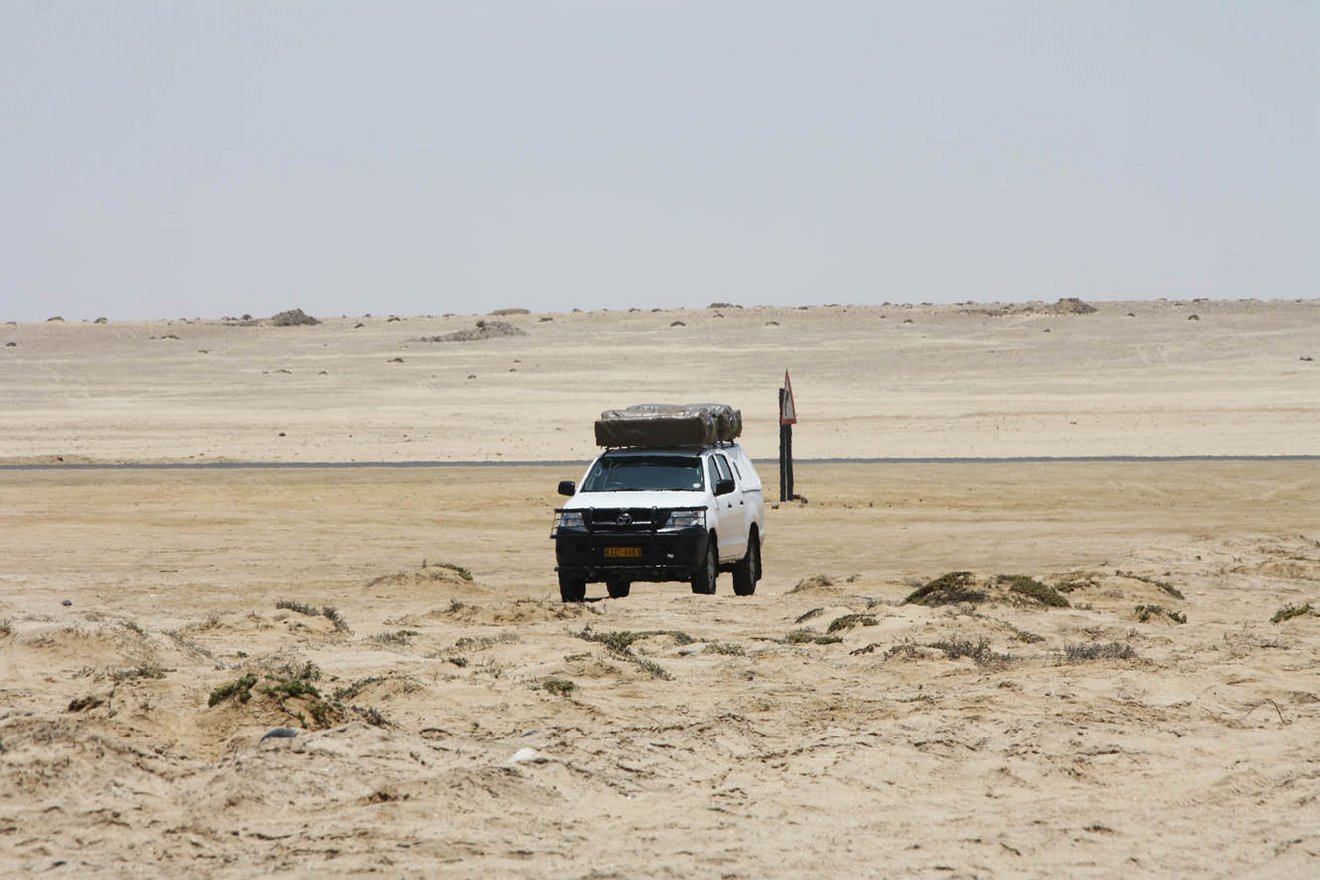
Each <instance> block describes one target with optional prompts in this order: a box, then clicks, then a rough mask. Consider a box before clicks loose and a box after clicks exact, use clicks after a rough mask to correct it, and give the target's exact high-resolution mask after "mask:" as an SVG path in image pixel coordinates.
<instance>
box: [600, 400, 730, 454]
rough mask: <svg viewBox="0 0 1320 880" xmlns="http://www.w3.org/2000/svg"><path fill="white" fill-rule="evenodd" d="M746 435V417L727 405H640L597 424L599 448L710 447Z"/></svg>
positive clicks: (603, 417) (609, 415)
mask: <svg viewBox="0 0 1320 880" xmlns="http://www.w3.org/2000/svg"><path fill="white" fill-rule="evenodd" d="M741 433H742V413H741V412H739V411H738V410H736V409H734V408H733V407H731V406H728V405H727V404H723V403H689V404H673V403H638V404H634V405H633V406H630V407H628V408H627V409H607V410H605V412H603V413H601V414H600V418H599V419H597V420H596V445H598V446H614V447H618V446H654V447H665V446H706V445H709V444H712V443H715V442H716V441H718V440H733V439H735V438H736V437H738V435H739V434H741Z"/></svg>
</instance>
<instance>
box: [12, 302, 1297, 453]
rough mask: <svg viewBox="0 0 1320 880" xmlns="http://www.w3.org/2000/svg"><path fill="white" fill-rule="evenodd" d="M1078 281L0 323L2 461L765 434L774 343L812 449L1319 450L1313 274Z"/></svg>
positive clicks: (510, 448)
mask: <svg viewBox="0 0 1320 880" xmlns="http://www.w3.org/2000/svg"><path fill="white" fill-rule="evenodd" d="M1095 306H1096V308H1097V311H1096V312H1095V313H1093V314H1086V315H1076V314H1051V313H1050V312H1049V310H1048V307H1044V310H1043V311H1035V312H1016V313H1010V314H999V312H1001V311H1003V309H1004V308H1005V307H1003V306H994V305H968V306H929V307H927V306H868V307H858V306H839V307H835V308H823V307H822V308H811V309H805V310H799V309H784V308H751V307H748V308H742V309H697V310H668V311H664V312H650V311H638V312H590V313H588V312H583V313H572V312H570V313H567V314H563V313H561V314H553V315H549V314H543V315H538V314H528V315H509V316H505V317H503V318H501V320H503V321H506V322H507V323H509V324H511V325H513V326H514V327H515V328H517V329H520V330H523V331H525V332H526V334H527V335H526V336H518V337H510V338H495V339H488V340H484V341H477V342H467V343H454V342H448V343H445V342H421V341H419V340H421V339H423V338H425V337H434V336H443V335H446V334H449V333H456V332H462V331H467V330H472V329H474V328H475V326H476V321H477V320H484V318H479V317H478V316H473V315H466V316H459V315H456V316H451V317H448V318H421V317H407V318H403V317H399V318H397V319H391V317H389V316H386V317H380V316H377V317H372V318H366V317H349V318H339V317H327V316H325V315H317V316H316V317H318V318H320V319H322V323H321V324H319V325H316V326H294V327H274V326H268V325H259V326H240V325H238V324H235V323H230V324H226V323H223V322H220V321H200V320H194V321H191V322H184V321H182V320H175V321H160V322H152V323H142V322H137V323H121V322H115V321H112V322H110V323H108V324H104V325H95V324H89V323H73V322H66V323H58V322H57V323H40V324H24V325H17V326H9V325H0V401H3V402H4V414H5V418H4V424H3V425H2V426H0V461H6V460H7V461H52V460H55V459H56V458H57V457H60V456H62V457H63V458H64V459H65V460H66V461H74V460H96V461H143V460H182V461H199V460H226V459H232V460H240V461H242V460H246V461H252V460H259V461H348V460H355V461H400V460H439V461H455V460H501V459H502V460H510V461H547V460H549V461H561V460H586V459H587V458H589V457H590V456H591V455H592V453H593V451H594V446H593V438H592V435H591V430H590V424H591V420H592V419H594V418H595V417H596V416H597V415H599V413H600V412H601V410H603V409H607V408H609V407H616V406H623V405H627V404H630V403H637V402H649V401H653V400H655V401H670V400H673V399H675V398H678V399H680V400H687V399H690V398H691V397H692V396H693V395H696V396H698V397H700V398H701V399H703V400H707V399H708V400H716V401H727V402H730V403H732V404H734V405H737V406H739V407H740V408H741V409H742V410H743V415H744V418H745V426H746V428H745V437H746V441H747V445H748V447H749V448H750V449H752V451H753V455H756V456H761V457H766V458H774V457H775V455H776V454H777V452H776V450H777V449H778V435H777V432H778V426H777V418H778V415H777V401H778V397H777V394H778V392H777V389H778V387H779V385H780V384H781V382H782V377H783V374H784V371H785V370H786V369H787V370H791V372H792V377H793V387H794V390H795V393H796V399H797V405H798V413H799V415H800V417H801V427H800V429H799V430H798V432H797V435H796V436H795V438H794V440H795V451H796V452H797V454H798V456H799V457H801V458H804V459H811V458H839V457H863V458H872V457H884V456H893V457H900V458H910V457H937V458H947V457H986V456H991V457H993V456H1009V457H1012V456H1026V455H1040V456H1087V455H1139V456H1148V455H1278V454H1285V453H1291V454H1311V455H1315V454H1320V366H1318V364H1320V361H1315V360H1312V361H1303V360H1302V358H1303V357H1312V358H1315V357H1320V299H1311V300H1303V301H1290V300H1289V301H1277V302H1275V301H1272V302H1255V301H1243V302H1218V301H1216V302H1191V301H1186V302H1162V301H1157V302H1145V303H1136V302H1134V303H1096V304H1095ZM1129 315H1131V317H1129ZM1192 316H1196V318H1197V320H1194V321H1193V320H1189V318H1191V317H1192ZM545 318H550V319H552V320H549V321H546V320H543V319H545ZM675 320H682V321H683V322H684V323H685V324H686V326H683V327H671V326H670V324H671V323H672V322H673V321H675ZM359 324H360V325H362V326H360V327H359V326H358V325H359ZM7 342H14V343H15V346H14V347H12V348H11V347H7V346H5V345H4V343H7ZM584 426H585V427H584Z"/></svg>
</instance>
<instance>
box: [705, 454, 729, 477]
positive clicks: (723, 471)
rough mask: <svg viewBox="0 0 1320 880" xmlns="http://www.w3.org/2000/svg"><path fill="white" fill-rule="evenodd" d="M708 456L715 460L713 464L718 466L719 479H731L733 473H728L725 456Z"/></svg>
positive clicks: (727, 463)
mask: <svg viewBox="0 0 1320 880" xmlns="http://www.w3.org/2000/svg"><path fill="white" fill-rule="evenodd" d="M710 458H711V461H713V462H715V466H716V467H717V468H719V471H720V479H721V480H732V479H733V474H731V473H729V462H728V459H726V458H725V457H724V456H722V455H712V456H711V457H710Z"/></svg>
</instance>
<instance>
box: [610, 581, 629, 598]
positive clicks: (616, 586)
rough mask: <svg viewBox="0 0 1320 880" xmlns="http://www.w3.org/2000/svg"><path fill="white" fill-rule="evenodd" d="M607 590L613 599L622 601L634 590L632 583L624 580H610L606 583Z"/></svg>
mask: <svg viewBox="0 0 1320 880" xmlns="http://www.w3.org/2000/svg"><path fill="white" fill-rule="evenodd" d="M605 589H606V590H608V591H609V594H610V598H611V599H622V598H624V597H625V596H627V595H628V593H629V592H630V591H631V590H632V582H631V581H624V580H608V581H606V582H605Z"/></svg>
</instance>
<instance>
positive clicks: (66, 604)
mask: <svg viewBox="0 0 1320 880" xmlns="http://www.w3.org/2000/svg"><path fill="white" fill-rule="evenodd" d="M60 604H61V605H63V606H64V607H65V608H68V607H69V606H70V605H72V604H73V600H72V599H65V600H64V601H63V602H61V603H60Z"/></svg>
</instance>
